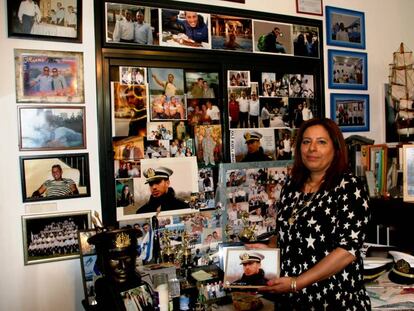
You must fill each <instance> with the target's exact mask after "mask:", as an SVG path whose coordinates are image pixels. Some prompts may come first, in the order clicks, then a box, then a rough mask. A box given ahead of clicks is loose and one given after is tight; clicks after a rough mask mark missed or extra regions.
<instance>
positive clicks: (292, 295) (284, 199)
mask: <svg viewBox="0 0 414 311" xmlns="http://www.w3.org/2000/svg"><path fill="white" fill-rule="evenodd" d="M278 204H279V205H278V216H277V228H278V247H279V248H280V251H281V254H280V255H281V257H280V262H281V266H280V268H281V274H280V278H277V279H274V280H271V281H269V282H268V286H267V287H265V288H263V289H262V290H263V291H266V292H271V293H277V295H276V296H275V301H276V306H277V307H276V308H277V310H312V309H315V310H347V308H349V309H350V310H370V308H371V307H370V300H369V297H368V295H367V293H366V291H365V288H364V285H363V277H362V271H363V264H362V259H361V254H360V252H359V249H360V248H361V247H362V244H363V242H364V238H365V232H366V229H367V223H368V218H369V212H368V196H367V192H366V190H365V188H364V186H363V184H362V183H361V182H360V181H359V180H358V179H357V178H356V177H355V176H353V175H352V174H351V173H349V169H348V161H347V150H346V145H345V142H344V139H343V136H342V134H341V131H340V130H339V128H338V126H337V125H336V124H335V122H334V121H332V120H330V119H326V118H324V119H311V120H309V121H307V122H305V123H304V124H303V126H302V127H301V129H300V130H299V133H298V137H297V141H296V148H295V162H294V164H293V168H292V174H291V178H290V179H289V180H288V181H287V183H286V185H285V187H284V188H283V190H282V193H281V198H280V201H279V203H278ZM269 245H271V246H276V239H272V240H271V243H270V244H269ZM254 246H256V247H260V244H256V245H254ZM262 247H263V245H262Z"/></svg>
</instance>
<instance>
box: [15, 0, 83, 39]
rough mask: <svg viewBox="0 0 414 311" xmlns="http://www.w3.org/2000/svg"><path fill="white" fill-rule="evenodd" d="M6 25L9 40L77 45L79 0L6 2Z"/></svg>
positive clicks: (80, 17)
mask: <svg viewBox="0 0 414 311" xmlns="http://www.w3.org/2000/svg"><path fill="white" fill-rule="evenodd" d="M62 3H63V5H62ZM7 24H8V33H9V37H18V38H26V39H39V40H50V41H63V42H75V43H81V42H82V0H66V1H57V2H56V1H53V2H51V1H32V0H18V1H14V0H7Z"/></svg>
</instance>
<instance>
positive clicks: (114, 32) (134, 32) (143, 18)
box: [105, 2, 159, 45]
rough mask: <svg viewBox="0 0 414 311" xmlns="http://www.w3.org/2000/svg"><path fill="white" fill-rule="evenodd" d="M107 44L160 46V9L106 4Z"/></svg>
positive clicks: (124, 4) (125, 4) (123, 4)
mask: <svg viewBox="0 0 414 311" xmlns="http://www.w3.org/2000/svg"><path fill="white" fill-rule="evenodd" d="M105 25H106V43H110V44H113V43H117V44H130V45H132V44H137V45H138V44H140V45H158V44H159V39H158V29H159V23H158V9H157V8H151V7H145V6H141V5H133V4H127V3H111V2H106V3H105Z"/></svg>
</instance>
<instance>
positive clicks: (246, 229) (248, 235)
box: [239, 212, 256, 242]
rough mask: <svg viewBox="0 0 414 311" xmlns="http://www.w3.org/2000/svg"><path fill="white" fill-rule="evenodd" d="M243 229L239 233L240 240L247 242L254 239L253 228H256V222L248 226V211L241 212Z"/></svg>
mask: <svg viewBox="0 0 414 311" xmlns="http://www.w3.org/2000/svg"><path fill="white" fill-rule="evenodd" d="M242 222H243V229H242V230H241V231H240V233H239V239H240V241H242V242H249V241H254V240H255V238H256V237H255V234H254V230H255V229H256V224H254V226H253V227H250V226H249V213H248V212H243V214H242Z"/></svg>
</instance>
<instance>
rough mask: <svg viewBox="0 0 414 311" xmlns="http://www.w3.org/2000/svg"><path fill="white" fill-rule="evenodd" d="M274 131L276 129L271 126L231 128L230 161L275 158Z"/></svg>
mask: <svg viewBox="0 0 414 311" xmlns="http://www.w3.org/2000/svg"><path fill="white" fill-rule="evenodd" d="M276 131H277V130H275V129H272V128H260V129H254V130H251V129H248V130H245V129H244V130H242V129H234V130H231V133H230V145H231V146H232V150H231V162H233V163H234V162H258V161H273V160H275V158H276V142H275V137H276V135H275V134H276ZM233 146H234V147H233Z"/></svg>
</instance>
